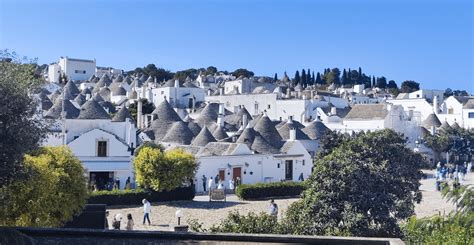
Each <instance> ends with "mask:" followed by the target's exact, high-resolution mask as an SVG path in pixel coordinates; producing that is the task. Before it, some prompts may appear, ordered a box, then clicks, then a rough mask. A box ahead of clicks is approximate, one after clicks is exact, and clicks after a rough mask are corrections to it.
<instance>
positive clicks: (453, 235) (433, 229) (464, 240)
mask: <svg viewBox="0 0 474 245" xmlns="http://www.w3.org/2000/svg"><path fill="white" fill-rule="evenodd" d="M473 222H474V215H473V214H472V213H471V214H469V215H467V216H466V215H449V216H447V217H445V216H441V215H435V216H433V217H428V218H423V219H416V217H414V216H413V217H412V218H410V219H409V220H408V222H407V224H406V225H405V227H404V240H405V241H406V242H407V243H408V244H474V223H473Z"/></svg>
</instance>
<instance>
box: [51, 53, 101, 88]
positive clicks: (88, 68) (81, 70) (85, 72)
mask: <svg viewBox="0 0 474 245" xmlns="http://www.w3.org/2000/svg"><path fill="white" fill-rule="evenodd" d="M95 69H96V62H95V59H94V60H84V59H74V58H69V57H67V56H66V57H61V58H59V62H58V63H57V64H52V65H50V66H49V68H48V78H49V81H50V82H54V83H57V82H59V77H60V76H61V74H64V75H66V77H67V79H68V80H73V81H77V80H87V79H89V78H90V77H91V76H92V75H94V74H95Z"/></svg>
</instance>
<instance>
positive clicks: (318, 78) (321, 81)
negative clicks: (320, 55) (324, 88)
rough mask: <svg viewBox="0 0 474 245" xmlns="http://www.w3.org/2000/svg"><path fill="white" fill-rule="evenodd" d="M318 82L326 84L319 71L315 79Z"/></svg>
mask: <svg viewBox="0 0 474 245" xmlns="http://www.w3.org/2000/svg"><path fill="white" fill-rule="evenodd" d="M315 83H316V84H319V85H321V84H324V83H323V80H322V79H321V74H319V72H318V73H317V74H316V81H315Z"/></svg>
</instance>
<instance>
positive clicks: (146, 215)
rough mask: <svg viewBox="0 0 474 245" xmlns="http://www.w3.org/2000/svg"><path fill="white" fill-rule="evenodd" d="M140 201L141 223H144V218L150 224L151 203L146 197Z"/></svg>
mask: <svg viewBox="0 0 474 245" xmlns="http://www.w3.org/2000/svg"><path fill="white" fill-rule="evenodd" d="M142 203H143V224H145V220H147V221H148V225H151V222H150V213H151V204H150V202H149V201H148V200H146V199H143V201H142Z"/></svg>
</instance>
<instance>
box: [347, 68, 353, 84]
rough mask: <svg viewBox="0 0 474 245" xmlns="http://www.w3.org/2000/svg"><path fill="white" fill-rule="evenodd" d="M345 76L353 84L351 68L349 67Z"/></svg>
mask: <svg viewBox="0 0 474 245" xmlns="http://www.w3.org/2000/svg"><path fill="white" fill-rule="evenodd" d="M347 78H349V84H354V82H353V81H352V73H351V68H349V71H348V72H347Z"/></svg>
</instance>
